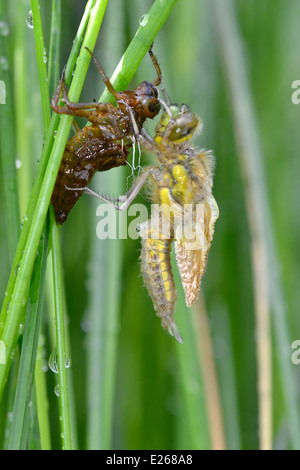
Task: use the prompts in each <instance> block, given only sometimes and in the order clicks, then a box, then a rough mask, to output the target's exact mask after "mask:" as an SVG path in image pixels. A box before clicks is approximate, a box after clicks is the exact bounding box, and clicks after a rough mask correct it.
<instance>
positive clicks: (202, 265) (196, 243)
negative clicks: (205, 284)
mask: <svg viewBox="0 0 300 470" xmlns="http://www.w3.org/2000/svg"><path fill="white" fill-rule="evenodd" d="M202 204H203V207H202V216H201V217H199V215H198V217H196V215H197V212H196V211H195V210H194V211H193V217H192V226H193V227H192V228H193V233H194V234H195V238H194V239H193V240H192V241H191V239H190V238H189V239H187V238H186V237H185V235H184V234H185V232H184V233H183V236H182V237H180V238H177V236H176V230H175V238H176V240H175V254H176V261H177V266H178V269H179V273H180V277H181V283H182V287H183V290H184V293H185V303H186V305H187V306H188V307H190V306H191V305H193V304H194V303H195V302H196V300H197V299H198V296H199V291H200V286H201V280H202V277H203V276H204V274H205V270H206V264H207V257H208V252H209V249H210V245H211V242H212V239H213V235H214V226H215V222H216V220H217V219H218V217H219V209H218V205H217V203H216V201H215V199H214V197H213V196H210V197H208V198H207V199H206V201H205V202H204V203H202ZM185 228H186V226H185Z"/></svg>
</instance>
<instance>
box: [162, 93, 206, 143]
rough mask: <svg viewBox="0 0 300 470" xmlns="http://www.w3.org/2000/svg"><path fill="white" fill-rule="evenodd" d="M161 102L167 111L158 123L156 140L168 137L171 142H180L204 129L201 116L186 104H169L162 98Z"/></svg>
mask: <svg viewBox="0 0 300 470" xmlns="http://www.w3.org/2000/svg"><path fill="white" fill-rule="evenodd" d="M160 102H161V104H162V105H163V106H164V108H165V110H166V111H165V112H164V113H163V114H162V115H161V118H160V120H159V122H158V123H157V125H156V128H155V132H156V137H155V140H156V141H158V140H161V139H162V138H163V137H167V140H169V141H170V142H172V143H175V144H179V143H182V142H185V141H186V140H188V139H190V138H191V137H192V136H193V135H194V133H195V132H196V131H199V130H201V129H202V121H201V119H200V118H199V116H197V114H195V113H193V112H192V111H190V109H189V108H188V106H186V105H185V104H182V105H181V106H179V105H176V104H172V105H170V106H168V105H166V103H164V102H163V101H162V100H160Z"/></svg>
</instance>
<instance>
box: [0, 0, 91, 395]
mask: <svg viewBox="0 0 300 470" xmlns="http://www.w3.org/2000/svg"><path fill="white" fill-rule="evenodd" d="M95 1H96V0H89V2H88V3H87V5H86V8H85V11H84V15H83V17H82V20H81V22H80V25H79V28H78V31H77V34H76V37H75V40H74V43H73V47H72V50H71V52H70V56H69V60H68V64H67V69H66V81H67V83H69V81H70V79H71V74H72V72H73V69H74V67H75V62H76V59H77V56H78V51H79V48H80V46H81V41H82V38H83V34H84V31H85V28H86V25H87V22H88V19H89V15H90V11H91V9H92V8H93V6H94V4H95ZM59 122H60V117H59V115H57V114H56V113H53V115H52V118H51V121H50V125H49V129H48V132H47V134H46V137H45V145H44V147H43V151H42V155H41V158H40V164H39V166H38V170H37V173H36V177H35V180H34V184H33V188H32V192H31V197H30V200H29V204H28V207H27V212H26V218H25V220H24V222H23V226H22V230H21V235H20V239H19V243H18V247H17V251H16V254H15V258H14V263H13V266H12V270H11V275H10V278H9V281H8V286H7V289H6V295H5V298H4V301H3V305H2V309H1V316H0V319H1V321H0V337H1V335H2V331H3V327H4V324H5V319H6V315H7V309H8V305H9V303H10V300H11V296H12V293H13V289H14V285H15V281H16V276H15V274H14V273H15V271H16V269H17V267H18V266H19V264H20V262H21V258H22V255H23V252H24V247H25V244H26V240H27V237H28V233H29V229H30V226H31V222H32V217H33V212H34V209H35V206H36V203H37V199H38V197H39V194H40V188H41V185H42V181H43V178H44V175H45V171H46V167H47V164H48V160H49V156H50V152H51V148H52V146H53V142H54V132H56V131H57V128H58V124H59ZM0 395H1V394H0Z"/></svg>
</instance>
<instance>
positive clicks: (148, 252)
mask: <svg viewBox="0 0 300 470" xmlns="http://www.w3.org/2000/svg"><path fill="white" fill-rule="evenodd" d="M148 224H149V226H148ZM140 235H141V237H142V251H141V271H142V275H143V278H144V283H145V286H146V288H147V290H148V292H149V294H150V296H151V298H152V302H153V305H154V308H155V310H156V314H157V316H158V317H160V319H161V325H162V327H163V328H165V329H167V330H168V331H169V333H170V334H171V335H172V336H175V338H176V339H177V341H179V342H180V343H182V338H181V336H180V334H179V333H178V330H177V328H176V325H175V321H174V312H175V302H176V299H177V296H176V289H175V284H174V279H173V274H172V269H171V258H170V253H171V244H172V241H173V239H172V238H170V239H163V238H159V236H160V235H159V234H157V233H156V229H155V228H154V229H153V227H152V230H151V218H150V219H149V220H148V221H147V222H145V223H144V224H141V226H140ZM156 236H157V238H155V237H156Z"/></svg>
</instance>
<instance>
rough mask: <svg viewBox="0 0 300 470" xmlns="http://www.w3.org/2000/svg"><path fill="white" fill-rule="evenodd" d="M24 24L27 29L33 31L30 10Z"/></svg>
mask: <svg viewBox="0 0 300 470" xmlns="http://www.w3.org/2000/svg"><path fill="white" fill-rule="evenodd" d="M26 24H27V26H28V28H30V29H33V16H32V11H31V10H30V11H29V12H28V15H27V17H26Z"/></svg>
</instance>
